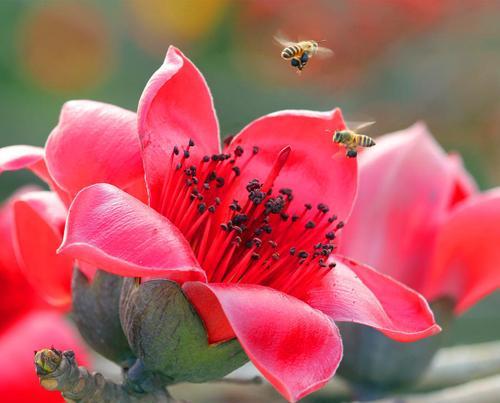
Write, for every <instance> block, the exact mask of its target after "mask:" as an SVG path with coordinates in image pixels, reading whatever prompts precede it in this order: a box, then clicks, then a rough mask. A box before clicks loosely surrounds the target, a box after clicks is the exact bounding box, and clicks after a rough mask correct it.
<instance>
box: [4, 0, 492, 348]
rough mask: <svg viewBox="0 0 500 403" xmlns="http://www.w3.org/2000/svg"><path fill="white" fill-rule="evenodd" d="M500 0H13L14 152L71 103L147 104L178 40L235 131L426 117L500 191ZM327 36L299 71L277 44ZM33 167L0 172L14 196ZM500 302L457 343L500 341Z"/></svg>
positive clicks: (8, 34)
mask: <svg viewBox="0 0 500 403" xmlns="http://www.w3.org/2000/svg"><path fill="white" fill-rule="evenodd" d="M499 21H500V1H459V0H441V1H433V0H342V1H340V0H339V1H326V0H314V1H313V0H302V1H300V0H287V1H285V0H274V1H273V0H268V1H250V0H247V1H244V0H241V1H229V0H190V1H187V0H184V1H169V0H107V1H98V0H95V1H91V0H87V1H68V0H54V1H42V0H32V1H29V0H0V146H5V145H10V144H20V143H26V144H35V145H43V144H44V141H45V139H46V137H47V135H48V134H49V133H50V130H51V129H52V128H53V127H54V126H55V125H56V123H57V119H58V114H59V110H60V107H61V105H62V104H63V103H64V102H65V101H66V100H68V99H75V98H90V99H96V100H100V101H105V102H110V103H114V104H118V105H120V106H123V107H126V108H129V109H131V110H135V109H136V106H137V102H138V99H139V96H140V94H141V91H142V89H143V87H144V85H145V83H146V81H147V80H148V78H149V77H150V75H151V74H152V72H153V71H154V70H155V69H156V68H157V67H158V66H159V65H160V64H161V62H162V58H163V56H164V54H165V52H166V49H167V47H168V45H170V44H175V45H176V46H178V47H179V48H180V49H181V50H182V51H183V52H184V53H186V55H187V56H188V57H190V58H191V59H192V60H193V61H194V62H195V64H196V65H197V66H198V67H199V68H200V70H201V71H202V72H203V74H204V75H205V77H206V79H207V81H208V84H209V86H210V88H211V90H212V92H213V95H214V98H215V106H216V108H217V111H218V115H219V119H220V123H221V128H222V135H223V136H226V135H228V134H233V133H235V132H237V131H239V130H240V129H241V128H242V127H243V126H244V125H245V124H246V123H248V122H249V121H251V120H252V119H254V118H256V117H258V116H260V115H262V114H265V113H269V112H273V111H275V110H280V109H288V108H306V109H319V110H325V109H330V108H332V107H334V106H340V107H341V108H342V109H343V111H344V115H345V116H346V118H347V119H348V120H358V121H359V120H376V121H377V124H376V126H375V127H374V128H373V129H372V130H371V131H370V134H371V135H373V136H376V135H378V134H383V133H385V132H390V131H395V130H399V129H402V128H405V127H407V126H409V125H411V124H412V123H413V122H415V121H416V120H424V121H425V122H427V124H428V125H429V127H430V129H431V131H432V132H433V134H434V135H435V136H436V137H437V139H438V140H439V141H440V142H441V144H443V146H444V147H445V148H446V149H447V150H457V151H459V152H460V153H461V154H462V155H463V156H464V159H465V163H466V166H467V168H468V169H469V170H470V171H471V172H472V174H473V175H474V177H475V178H476V179H477V181H478V182H479V184H480V186H481V188H483V189H486V188H489V187H493V186H498V185H499V184H500V23H499ZM277 31H282V32H284V33H286V34H287V35H288V36H290V37H291V38H293V39H295V38H297V39H299V38H302V39H309V38H312V39H318V40H319V39H326V41H327V42H326V45H327V46H328V47H330V48H332V49H333V50H334V51H335V56H334V57H333V58H331V59H329V60H325V61H320V60H316V59H315V60H312V61H311V63H310V64H309V65H308V66H307V68H306V70H305V71H304V73H303V74H302V75H300V76H298V75H297V74H295V72H294V71H292V69H291V68H290V67H289V66H287V65H286V64H285V63H284V62H283V61H282V60H281V59H280V57H279V48H277V47H276V46H275V45H274V44H273V42H272V36H273V35H274V34H275V33H276V32H277ZM33 180H34V179H33V177H32V176H30V175H29V174H27V173H15V174H6V175H3V176H1V177H0V196H1V198H5V197H6V196H7V195H8V194H9V193H10V192H11V191H12V190H13V189H15V188H16V187H18V186H19V185H20V184H21V183H25V182H28V181H33ZM499 306H500V295H499V293H497V294H496V295H493V296H491V297H489V298H488V299H486V300H484V301H482V302H481V303H480V304H478V305H477V306H476V307H474V308H473V309H472V310H470V311H469V312H468V313H466V314H465V315H464V316H463V317H462V318H460V320H458V322H457V323H456V325H455V332H454V333H453V334H452V335H451V337H450V338H449V343H451V344H456V343H465V342H479V341H484V340H492V339H498V338H500V315H499V312H498V308H499Z"/></svg>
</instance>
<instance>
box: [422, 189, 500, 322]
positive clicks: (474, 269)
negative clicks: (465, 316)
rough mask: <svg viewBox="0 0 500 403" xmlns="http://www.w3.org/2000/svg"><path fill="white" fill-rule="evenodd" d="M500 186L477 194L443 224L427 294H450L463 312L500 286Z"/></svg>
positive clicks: (438, 295)
mask: <svg viewBox="0 0 500 403" xmlns="http://www.w3.org/2000/svg"><path fill="white" fill-rule="evenodd" d="M499 245H500V189H498V188H497V189H495V190H493V191H490V192H487V193H485V194H482V195H478V196H474V197H472V198H471V199H469V200H467V201H466V202H464V203H463V204H461V205H460V206H458V207H457V209H456V210H454V211H453V212H452V213H451V214H450V215H449V216H448V217H447V218H446V220H445V222H444V223H443V226H442V227H441V229H440V231H439V234H438V237H437V241H436V248H435V254H434V257H433V262H432V266H431V267H432V271H431V276H430V278H429V281H428V285H427V290H426V294H428V296H429V299H434V298H438V297H443V296H450V297H452V298H454V299H455V300H456V301H457V305H456V307H455V310H456V312H457V313H461V312H463V311H465V310H466V309H468V308H469V307H471V306H472V305H474V304H475V303H476V302H477V301H479V300H480V299H481V298H483V297H485V296H486V295H487V294H489V293H491V292H493V291H494V290H496V289H498V288H499V287H500V248H499Z"/></svg>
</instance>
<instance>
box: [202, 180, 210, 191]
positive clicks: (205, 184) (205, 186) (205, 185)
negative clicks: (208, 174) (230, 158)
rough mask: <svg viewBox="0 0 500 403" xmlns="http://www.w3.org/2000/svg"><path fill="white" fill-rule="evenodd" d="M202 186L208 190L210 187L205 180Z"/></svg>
mask: <svg viewBox="0 0 500 403" xmlns="http://www.w3.org/2000/svg"><path fill="white" fill-rule="evenodd" d="M203 188H204V189H205V190H209V189H210V184H209V183H207V182H205V183H204V184H203Z"/></svg>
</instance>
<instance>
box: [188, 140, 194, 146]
mask: <svg viewBox="0 0 500 403" xmlns="http://www.w3.org/2000/svg"><path fill="white" fill-rule="evenodd" d="M189 147H194V141H193V139H189Z"/></svg>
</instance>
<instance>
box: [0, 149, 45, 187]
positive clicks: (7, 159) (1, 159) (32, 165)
mask: <svg viewBox="0 0 500 403" xmlns="http://www.w3.org/2000/svg"><path fill="white" fill-rule="evenodd" d="M43 158H44V151H43V148H40V147H33V146H25V145H16V146H8V147H2V148H0V174H1V173H2V172H5V171H18V170H20V169H31V170H32V171H33V172H34V173H35V174H36V175H38V176H39V177H40V178H41V179H42V180H44V181H46V182H47V179H48V175H47V172H46V169H45V162H44V160H43Z"/></svg>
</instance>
